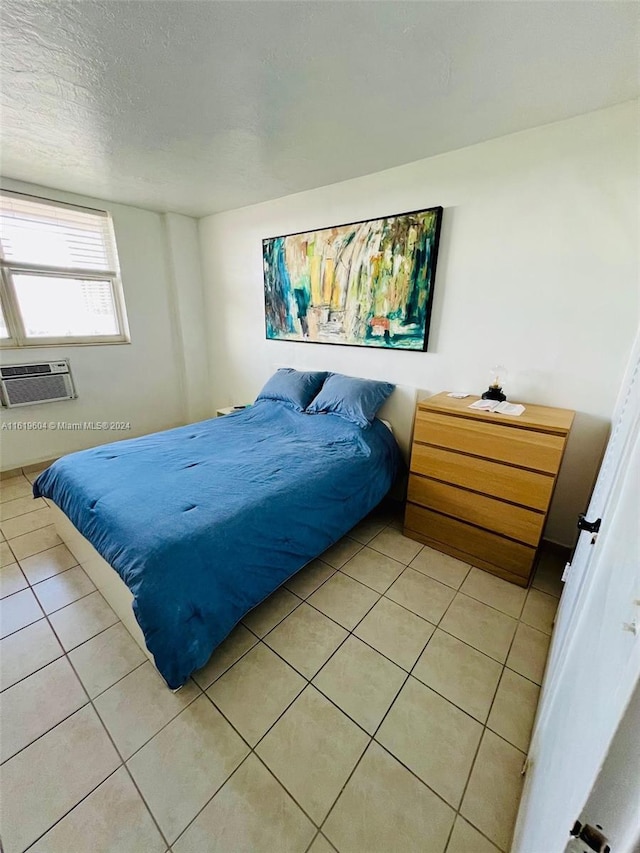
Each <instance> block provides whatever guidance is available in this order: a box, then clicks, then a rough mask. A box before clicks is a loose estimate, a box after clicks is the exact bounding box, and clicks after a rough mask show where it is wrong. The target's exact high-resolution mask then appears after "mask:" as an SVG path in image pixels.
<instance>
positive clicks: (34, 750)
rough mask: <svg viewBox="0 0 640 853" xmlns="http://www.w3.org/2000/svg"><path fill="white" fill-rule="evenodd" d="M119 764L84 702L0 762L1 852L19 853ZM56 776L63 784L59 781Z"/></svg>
mask: <svg viewBox="0 0 640 853" xmlns="http://www.w3.org/2000/svg"><path fill="white" fill-rule="evenodd" d="M88 756H90V758H91V760H90V761H89V760H87V758H88ZM119 764H120V759H119V757H118V754H117V753H116V751H115V749H114V748H113V744H112V743H111V741H110V740H109V737H108V736H107V733H106V732H105V730H104V728H103V726H102V724H101V722H100V720H99V719H98V716H97V715H96V713H95V711H94V710H93V708H92V707H91V706H90V705H86V706H85V707H84V708H81V709H80V710H79V711H76V713H75V714H73V715H72V716H71V717H69V718H68V719H66V720H64V721H63V722H62V723H60V724H59V725H58V726H56V727H55V728H54V729H52V730H51V731H50V732H48V733H47V734H46V735H44V736H43V737H41V738H38V740H36V741H34V743H32V744H31V745H30V746H28V747H27V748H26V749H24V750H23V751H22V752H19V753H18V754H17V755H15V756H14V757H13V758H11V759H10V760H9V761H7V763H6V764H3V765H2V767H1V768H0V787H1V789H2V816H3V832H2V835H3V839H2V840H3V842H4V847H5V851H6V853H19V851H22V850H24V849H25V848H26V847H28V846H29V845H30V844H32V843H33V842H34V841H35V840H36V839H37V838H39V837H40V835H42V834H43V833H44V832H46V831H47V830H48V829H49V828H50V827H51V826H52V825H53V824H54V823H55V822H56V821H57V820H59V819H60V818H61V817H63V815H64V814H65V813H66V812H68V811H69V809H71V808H73V806H75V805H76V804H77V803H79V802H80V800H81V799H82V798H83V797H86V796H87V794H89V793H90V792H91V791H92V790H93V789H94V788H96V787H97V786H98V785H99V784H100V783H101V782H102V781H103V780H104V779H106V778H107V776H109V775H110V774H111V773H112V772H113V771H114V770H115V769H116V767H117V766H118V765H119ZM35 768H37V772H34V769H35ZM61 779H64V780H65V784H63V785H61V784H60V780H61Z"/></svg>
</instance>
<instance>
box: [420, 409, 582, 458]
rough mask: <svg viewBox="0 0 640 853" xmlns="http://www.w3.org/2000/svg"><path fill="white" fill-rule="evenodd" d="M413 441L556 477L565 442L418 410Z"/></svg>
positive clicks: (554, 436) (512, 428) (468, 419)
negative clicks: (520, 466)
mask: <svg viewBox="0 0 640 853" xmlns="http://www.w3.org/2000/svg"><path fill="white" fill-rule="evenodd" d="M414 441H423V442H427V443H428V444H436V445H438V446H439V447H450V448H451V449H452V450H460V451H462V452H464V453H473V454H475V455H476V456H484V457H485V458H487V459H494V460H496V461H497V462H507V463H509V464H510V465H524V466H525V467H526V468H533V469H534V470H536V471H546V472H548V473H550V474H555V473H556V472H557V470H558V468H559V467H560V460H561V458H562V449H563V447H564V441H565V439H564V437H563V436H560V435H550V434H549V433H545V432H536V431H535V430H532V429H519V428H518V427H515V426H514V427H509V426H501V425H500V424H492V423H490V422H489V421H476V420H471V419H470V418H460V417H452V416H451V417H450V416H447V415H438V414H436V413H435V412H421V411H419V410H418V412H417V413H416V426H415V433H414Z"/></svg>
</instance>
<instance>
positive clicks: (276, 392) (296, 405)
mask: <svg viewBox="0 0 640 853" xmlns="http://www.w3.org/2000/svg"><path fill="white" fill-rule="evenodd" d="M328 375H329V374H328V373H327V372H326V371H320V372H317V373H303V372H302V371H300V370H294V369H293V368H292V367H281V368H280V369H279V370H277V371H276V372H275V373H274V374H273V376H272V377H271V379H269V380H268V381H267V384H266V385H265V386H264V388H263V389H262V391H261V392H260V393H259V394H258V396H257V398H256V402H258V400H278V401H279V402H281V403H284V404H285V405H287V406H290V407H291V408H292V409H295V411H296V412H304V410H305V409H306V408H307V406H308V405H309V403H310V402H311V401H312V400H313V398H314V397H315V396H316V394H317V393H318V391H319V390H320V388H322V383H323V382H324V380H325V379H326V378H327V376H328Z"/></svg>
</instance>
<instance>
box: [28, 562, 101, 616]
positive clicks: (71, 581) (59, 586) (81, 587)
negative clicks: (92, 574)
mask: <svg viewBox="0 0 640 853" xmlns="http://www.w3.org/2000/svg"><path fill="white" fill-rule="evenodd" d="M33 591H34V593H35V595H36V598H37V599H38V601H39V602H40V604H41V605H42V609H43V610H44V612H45V613H53V612H54V611H56V610H60V608H61V607H66V606H67V604H71V603H72V602H74V601H77V600H78V599H79V598H84V596H85V595H88V594H89V593H90V592H94V591H95V586H94V584H93V582H92V581H91V579H90V578H89V576H88V575H87V574H86V572H85V571H84V569H82V568H81V567H80V566H75V567H74V568H73V569H67V571H66V572H60V574H59V575H54V576H53V577H52V578H49V580H46V581H41V582H40V583H38V584H36V585H35V586H34V587H33Z"/></svg>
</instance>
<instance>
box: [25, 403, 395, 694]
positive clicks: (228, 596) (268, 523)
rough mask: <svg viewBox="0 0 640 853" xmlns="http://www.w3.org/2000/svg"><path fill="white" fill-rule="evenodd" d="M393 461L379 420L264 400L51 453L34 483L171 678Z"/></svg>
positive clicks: (377, 492)
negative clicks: (360, 421)
mask: <svg viewBox="0 0 640 853" xmlns="http://www.w3.org/2000/svg"><path fill="white" fill-rule="evenodd" d="M399 459H400V454H399V451H398V446H397V443H396V441H395V439H394V438H393V435H392V433H391V431H390V430H389V429H388V428H387V427H386V426H385V425H384V424H383V423H382V422H381V421H380V420H378V419H376V420H374V421H373V422H372V423H371V425H370V426H369V427H368V428H366V429H363V428H361V427H359V426H357V425H355V424H353V423H351V422H349V421H348V420H345V419H344V418H342V417H340V416H338V415H334V414H325V415H317V416H313V417H311V416H309V415H308V414H306V413H305V412H299V411H294V410H292V409H291V408H289V407H287V406H286V405H283V404H282V403H281V402H276V401H272V400H264V399H263V400H259V401H258V402H257V403H256V404H254V405H253V406H251V407H250V408H248V409H245V410H243V411H239V412H237V413H234V414H232V415H227V416H225V417H223V418H215V419H212V420H207V421H203V422H202V423H198V424H194V425H190V426H186V427H180V428H178V429H173V430H168V431H165V432H161V433H156V434H154V435H149V436H143V437H141V438H135V439H130V440H125V441H119V442H117V443H114V444H108V445H103V446H101V447H96V448H93V449H91V450H85V451H81V452H79V453H74V454H71V455H69V456H66V457H63V458H62V459H60V460H58V461H57V462H55V463H54V464H53V465H51V466H50V467H49V468H48V469H47V470H46V471H44V472H43V473H42V474H41V475H40V476H39V477H38V479H37V480H36V482H35V484H34V494H35V495H36V496H43V497H46V498H49V499H50V500H51V501H53V502H54V504H55V505H56V507H57V508H58V509H59V512H56V516H57V524H58V528H59V531H60V533H61V535H62V538H63V540H64V541H65V542H66V543H67V544H68V546H69V547H70V549H71V550H72V552H73V553H74V554H75V556H76V557H77V558H78V559H79V561H80V563H81V564H82V565H83V567H84V568H85V569H86V571H87V572H88V574H89V575H90V576H91V577H92V579H93V580H94V583H96V585H97V586H98V588H99V589H101V590H102V592H103V593H104V594H105V597H106V598H107V600H108V601H109V603H110V604H111V605H112V606H113V607H114V609H115V610H116V612H117V613H118V615H119V616H120V617H121V618H122V619H123V621H124V623H125V625H126V627H127V628H128V629H129V631H130V632H131V633H132V635H133V636H134V638H135V639H136V640H137V641H138V642H139V643H140V645H141V646H142V647H143V649H144V650H145V651H146V652H147V654H148V655H149V657H150V659H151V660H152V661H153V662H154V663H155V666H156V667H157V669H158V670H159V672H160V673H161V675H162V676H163V677H164V679H165V681H166V682H167V684H168V686H169V687H171V688H172V689H177V688H179V687H180V686H181V685H183V684H184V683H185V681H186V680H187V678H188V677H189V675H190V674H191V673H192V672H193V671H195V670H196V669H198V668H200V667H201V666H203V665H204V664H205V663H206V662H207V660H208V659H209V657H210V655H211V652H212V651H213V649H214V648H215V647H216V646H217V645H218V644H219V643H220V642H222V640H223V639H224V638H225V637H226V636H227V635H228V634H229V632H230V631H231V630H232V629H233V627H234V626H235V625H236V624H237V623H238V622H239V621H240V620H241V619H242V617H243V616H244V615H245V614H246V613H247V612H248V611H249V610H251V609H252V608H253V607H255V606H256V605H258V604H259V603H260V602H261V601H263V600H264V599H265V598H266V597H268V596H269V595H270V594H271V593H272V592H273V591H274V590H275V589H277V588H278V587H279V586H280V585H281V584H282V583H284V582H285V581H286V580H287V578H289V577H290V576H291V575H293V574H295V573H296V572H297V571H299V570H300V569H301V568H302V567H303V566H304V565H306V563H308V562H309V561H310V560H312V559H313V558H315V557H316V556H318V555H319V554H321V553H322V552H323V551H324V550H325V549H326V548H328V547H329V546H330V545H331V544H333V543H334V542H335V541H337V540H338V539H340V537H341V536H343V535H344V534H345V533H346V532H347V531H348V530H350V529H351V527H353V526H354V525H355V524H356V523H357V522H358V521H359V520H360V519H361V518H363V517H364V516H365V515H366V514H367V513H368V512H370V511H371V510H372V509H373V508H374V507H375V506H376V505H377V504H378V503H379V502H380V501H381V500H382V498H383V497H384V496H385V495H386V494H387V492H388V491H389V489H390V487H391V485H392V484H393V481H394V478H395V476H396V473H397V470H398V464H399ZM54 510H55V508H54ZM113 570H115V573H114V572H113ZM116 573H117V574H116ZM122 581H124V584H123V583H122ZM125 585H126V586H125ZM134 616H135V618H134Z"/></svg>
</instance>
